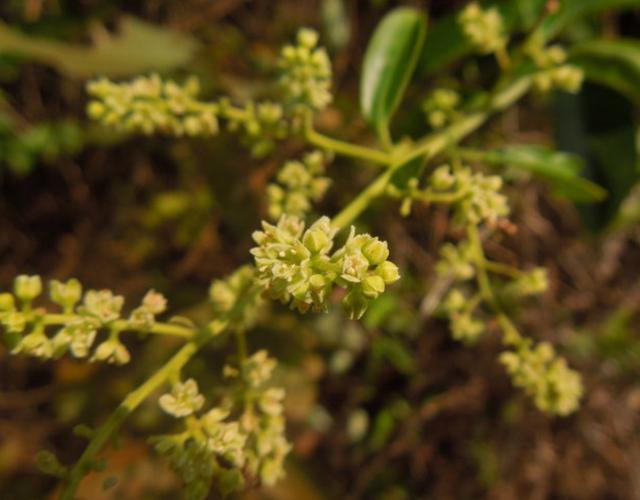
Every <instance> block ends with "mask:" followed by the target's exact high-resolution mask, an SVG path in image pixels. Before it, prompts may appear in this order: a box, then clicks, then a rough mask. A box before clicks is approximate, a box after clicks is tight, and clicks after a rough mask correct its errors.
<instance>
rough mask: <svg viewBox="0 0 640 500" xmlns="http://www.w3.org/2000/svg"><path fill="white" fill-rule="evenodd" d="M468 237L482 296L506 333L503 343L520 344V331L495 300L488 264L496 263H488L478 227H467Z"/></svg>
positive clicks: (471, 225)
mask: <svg viewBox="0 0 640 500" xmlns="http://www.w3.org/2000/svg"><path fill="white" fill-rule="evenodd" d="M467 237H468V238H469V243H470V244H471V252H472V256H473V259H474V261H475V264H476V267H477V271H476V279H477V281H478V288H479V289H480V294H481V295H482V298H483V299H484V300H485V301H486V302H487V304H489V306H490V307H491V308H492V309H493V311H494V312H495V314H496V318H497V319H498V323H499V324H500V327H501V328H502V331H503V332H504V335H503V337H502V341H503V343H504V344H505V345H517V344H518V343H519V342H521V341H522V336H521V335H520V333H519V332H518V329H517V328H516V326H515V325H514V324H513V322H512V321H511V320H510V319H509V317H508V316H507V315H506V314H505V313H504V312H503V311H502V309H501V308H500V305H499V304H498V302H497V301H496V299H495V295H494V293H493V289H492V288H491V281H490V280H489V275H488V273H487V264H494V263H491V262H488V261H487V259H486V257H485V255H484V250H483V248H482V241H481V239H480V233H479V231H478V227H477V226H476V225H474V224H469V225H468V226H467Z"/></svg>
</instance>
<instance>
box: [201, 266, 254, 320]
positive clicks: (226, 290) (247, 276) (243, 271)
mask: <svg viewBox="0 0 640 500" xmlns="http://www.w3.org/2000/svg"><path fill="white" fill-rule="evenodd" d="M254 282H255V269H254V268H253V267H252V266H248V265H247V266H242V267H239V268H238V269H236V270H235V271H234V272H233V273H232V274H231V275H229V276H228V277H227V278H225V279H221V280H214V281H213V282H212V283H211V286H210V287H209V300H210V301H211V304H212V305H213V314H214V317H216V318H219V317H221V316H227V317H230V316H231V315H230V313H232V312H233V311H236V312H237V313H238V314H237V315H235V316H233V317H230V321H231V323H230V328H243V329H248V328H251V327H252V326H253V325H254V324H255V322H256V320H257V316H258V312H259V308H260V305H261V299H260V297H259V296H256V297H255V299H252V300H245V301H244V302H242V303H241V300H242V299H246V298H247V297H249V296H251V289H252V288H253V286H254Z"/></svg>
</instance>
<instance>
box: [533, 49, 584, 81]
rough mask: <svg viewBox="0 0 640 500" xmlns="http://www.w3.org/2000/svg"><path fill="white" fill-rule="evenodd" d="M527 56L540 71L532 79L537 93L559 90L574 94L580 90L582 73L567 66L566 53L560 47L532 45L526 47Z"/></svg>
mask: <svg viewBox="0 0 640 500" xmlns="http://www.w3.org/2000/svg"><path fill="white" fill-rule="evenodd" d="M534 42H535V41H534ZM527 54H528V55H529V56H530V57H531V58H532V59H533V61H534V62H535V64H536V66H537V67H538V69H540V71H539V72H538V73H536V74H535V75H534V78H533V84H534V86H535V88H536V89H537V90H538V91H539V92H541V93H547V92H549V91H550V90H552V89H559V90H565V91H567V92H571V93H576V92H578V91H579V90H580V87H581V86H582V80H583V79H584V73H583V71H582V69H580V68H579V67H578V66H575V65H573V64H567V53H566V51H565V50H564V49H563V48H562V47H560V46H559V45H552V46H551V47H543V46H541V45H540V44H539V43H532V44H530V45H528V46H527Z"/></svg>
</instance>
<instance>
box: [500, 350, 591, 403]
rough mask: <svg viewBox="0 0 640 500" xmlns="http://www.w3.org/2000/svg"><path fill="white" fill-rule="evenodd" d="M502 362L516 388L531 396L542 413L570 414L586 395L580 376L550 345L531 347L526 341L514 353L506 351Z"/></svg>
mask: <svg viewBox="0 0 640 500" xmlns="http://www.w3.org/2000/svg"><path fill="white" fill-rule="evenodd" d="M500 362H501V363H502V364H503V365H504V366H505V367H506V369H507V371H508V373H509V375H510V376H511V378H512V380H513V383H514V385H515V386H517V387H521V388H522V389H524V391H525V392H526V393H528V394H529V395H531V396H532V398H533V400H534V402H535V404H536V406H537V407H538V408H539V409H540V410H542V411H547V412H549V413H553V414H556V415H568V414H570V413H572V412H574V411H575V410H576V409H577V408H578V405H579V403H580V398H581V396H582V392H583V389H582V382H581V380H580V375H579V374H578V373H577V372H575V371H574V370H572V369H570V368H569V367H568V366H567V363H566V361H565V360H564V358H561V357H558V356H557V355H556V353H555V350H554V348H553V346H552V345H551V344H549V343H548V342H541V343H539V344H538V345H537V346H535V347H532V346H531V342H530V341H527V340H523V341H521V342H520V343H519V345H518V346H517V348H516V349H515V350H513V351H506V352H503V353H502V355H501V356H500Z"/></svg>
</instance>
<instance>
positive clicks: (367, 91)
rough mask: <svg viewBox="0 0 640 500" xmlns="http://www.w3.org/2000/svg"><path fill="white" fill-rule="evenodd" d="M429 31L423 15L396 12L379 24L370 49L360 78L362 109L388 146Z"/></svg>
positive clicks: (409, 10) (413, 11)
mask: <svg viewBox="0 0 640 500" xmlns="http://www.w3.org/2000/svg"><path fill="white" fill-rule="evenodd" d="M426 30H427V18H426V15H425V14H424V13H422V12H421V11H419V10H416V9H411V8H408V7H401V8H397V9H395V10H393V11H391V12H390V13H389V14H387V15H386V16H385V17H384V19H383V20H382V21H381V22H380V24H379V25H378V27H377V28H376V31H375V33H374V34H373V37H372V38H371V41H370V42H369V46H368V47H367V51H366V53H365V56H364V63H363V67H362V75H361V78H360V108H361V110H362V114H363V115H364V117H365V118H366V120H367V121H368V122H369V124H371V125H372V126H373V127H374V128H375V129H376V131H377V133H378V136H379V137H380V138H381V139H382V141H383V142H385V143H388V142H389V120H390V119H391V116H392V115H393V112H394V111H395V110H396V108H397V107H398V105H399V104H400V100H401V99H402V96H403V95H404V91H405V89H406V87H407V84H408V83H409V80H410V78H411V75H412V74H413V71H414V69H415V66H416V63H417V61H418V57H419V56H420V53H421V52H422V44H423V43H424V37H425V34H426Z"/></svg>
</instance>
